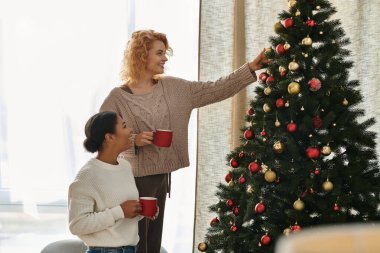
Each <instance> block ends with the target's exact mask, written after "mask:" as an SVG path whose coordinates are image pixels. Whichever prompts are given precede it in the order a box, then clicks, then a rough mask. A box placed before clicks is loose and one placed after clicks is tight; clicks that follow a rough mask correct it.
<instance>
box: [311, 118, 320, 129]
mask: <svg viewBox="0 0 380 253" xmlns="http://www.w3.org/2000/svg"><path fill="white" fill-rule="evenodd" d="M311 121H312V122H313V125H314V127H315V128H316V129H318V128H321V127H322V119H321V117H319V116H315V117H314V118H313V119H312V120H311Z"/></svg>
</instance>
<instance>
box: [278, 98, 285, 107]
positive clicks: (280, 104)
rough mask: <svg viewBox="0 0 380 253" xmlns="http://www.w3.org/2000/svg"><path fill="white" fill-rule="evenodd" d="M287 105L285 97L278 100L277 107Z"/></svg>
mask: <svg viewBox="0 0 380 253" xmlns="http://www.w3.org/2000/svg"><path fill="white" fill-rule="evenodd" d="M284 105H285V100H284V99H283V98H278V99H277V100H276V106H277V108H282V107H284Z"/></svg>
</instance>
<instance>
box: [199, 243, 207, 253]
mask: <svg viewBox="0 0 380 253" xmlns="http://www.w3.org/2000/svg"><path fill="white" fill-rule="evenodd" d="M207 248H208V245H207V243H205V242H201V243H199V244H198V250H199V251H201V252H206V250H207Z"/></svg>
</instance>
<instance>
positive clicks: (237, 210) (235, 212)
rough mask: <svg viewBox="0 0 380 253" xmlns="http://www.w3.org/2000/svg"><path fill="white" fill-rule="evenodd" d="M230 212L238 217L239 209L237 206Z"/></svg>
mask: <svg viewBox="0 0 380 253" xmlns="http://www.w3.org/2000/svg"><path fill="white" fill-rule="evenodd" d="M232 212H233V213H234V215H235V216H238V215H239V208H238V207H237V206H235V207H234V209H233V210H232Z"/></svg>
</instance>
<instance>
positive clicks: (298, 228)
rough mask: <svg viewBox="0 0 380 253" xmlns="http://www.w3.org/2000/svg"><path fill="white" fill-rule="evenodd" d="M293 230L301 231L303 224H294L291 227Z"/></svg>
mask: <svg viewBox="0 0 380 253" xmlns="http://www.w3.org/2000/svg"><path fill="white" fill-rule="evenodd" d="M291 230H292V231H293V232H299V231H301V226H300V225H298V224H295V225H293V226H292V227H291Z"/></svg>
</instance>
